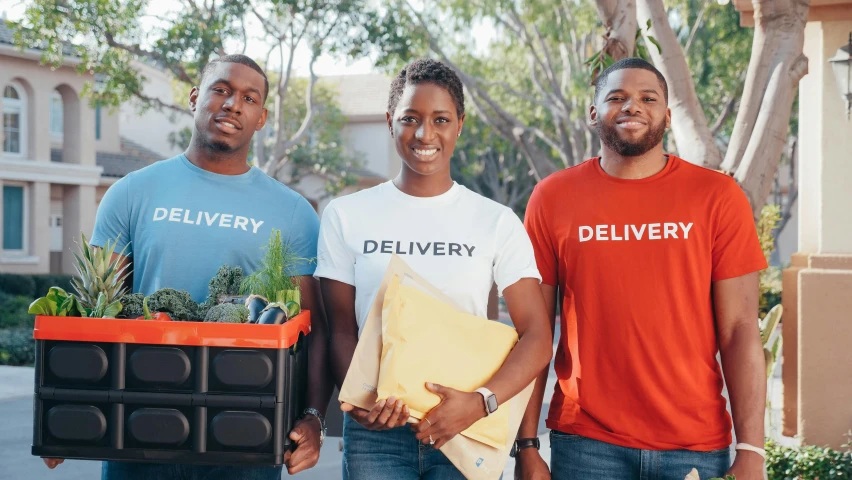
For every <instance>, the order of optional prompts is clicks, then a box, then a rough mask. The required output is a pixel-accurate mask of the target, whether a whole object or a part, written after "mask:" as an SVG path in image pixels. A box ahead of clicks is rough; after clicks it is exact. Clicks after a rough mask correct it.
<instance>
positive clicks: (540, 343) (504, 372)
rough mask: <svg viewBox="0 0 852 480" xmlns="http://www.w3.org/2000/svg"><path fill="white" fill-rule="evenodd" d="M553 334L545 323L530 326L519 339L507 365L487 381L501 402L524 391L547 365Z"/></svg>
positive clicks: (506, 362)
mask: <svg viewBox="0 0 852 480" xmlns="http://www.w3.org/2000/svg"><path fill="white" fill-rule="evenodd" d="M552 338H553V337H552V336H551V335H550V333H549V332H548V330H547V327H546V326H545V327H544V328H535V329H533V328H530V329H528V331H527V332H525V333H524V335H523V336H522V337H521V338H520V340H518V343H517V344H516V345H515V348H514V349H512V352H511V353H509V356H508V357H506V361H505V362H503V366H502V367H500V369H499V370H498V371H497V373H496V374H494V376H493V377H491V380H489V381H488V382H487V383H486V384H485V387H486V388H488V389H489V390H491V391H492V392H493V393H494V395H495V396H496V397H497V402H498V404H503V403H505V402H507V401H508V400H509V399H511V398H512V397H514V396H515V395H517V394H518V393H520V392H521V390H523V389H524V388H526V386H527V385H529V383H530V382H531V381H532V380H533V379H534V378H536V377H537V376H538V375H539V374H540V373H541V372H542V370H544V369H545V368H547V366H548V364H549V363H550V358H551V348H552V346H551V345H552ZM545 378H546V375H545Z"/></svg>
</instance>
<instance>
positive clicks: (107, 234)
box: [89, 176, 133, 257]
mask: <svg viewBox="0 0 852 480" xmlns="http://www.w3.org/2000/svg"><path fill="white" fill-rule="evenodd" d="M129 184H130V176H126V177H124V178H122V179H121V180H119V181H117V182H115V183H114V184H112V186H111V187H109V189H108V190H107V191H106V193H105V194H104V198H103V199H101V203H100V205H99V206H98V211H97V213H96V214H95V229H94V231H93V232H92V238H91V240H89V244H91V245H94V246H96V247H103V246H104V245H106V243H107V242H116V247H115V253H120V252H121V251H122V250H124V253H123V255H124V256H126V257H132V256H133V245H132V238H131V236H130V214H131V205H130V185H129ZM125 247H126V249H125Z"/></svg>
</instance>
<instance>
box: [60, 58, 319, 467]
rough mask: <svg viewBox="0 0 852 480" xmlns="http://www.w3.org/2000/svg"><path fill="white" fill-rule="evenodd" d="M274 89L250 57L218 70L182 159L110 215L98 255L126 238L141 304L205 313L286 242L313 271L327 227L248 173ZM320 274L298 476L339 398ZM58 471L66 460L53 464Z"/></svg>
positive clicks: (302, 282)
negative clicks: (241, 274) (235, 276)
mask: <svg viewBox="0 0 852 480" xmlns="http://www.w3.org/2000/svg"><path fill="white" fill-rule="evenodd" d="M268 91H269V83H268V80H267V78H266V74H264V72H263V70H262V69H261V68H260V67H259V66H258V65H257V64H256V63H255V62H254V61H253V60H251V59H250V58H248V57H246V56H244V55H228V56H224V57H220V58H218V59H216V60H213V61H212V62H210V63H209V64H208V65H207V66H206V67H205V69H204V71H203V72H202V74H201V82H200V85H199V86H198V87H194V88H193V89H192V91H191V93H190V95H189V106H190V109H191V110H192V112H193V116H194V125H193V127H194V128H193V132H192V140H191V141H190V145H189V148H188V149H187V150H186V152H185V153H184V154H182V155H178V156H177V157H174V158H171V159H169V160H164V161H161V162H157V163H155V164H153V165H150V166H148V167H146V168H143V169H141V170H139V171H136V172H133V173H131V174H129V175H127V176H126V177H124V178H123V179H121V180H119V181H118V182H116V183H115V184H114V185H113V186H112V187H110V189H109V190H108V191H107V193H106V195H104V198H103V201H102V202H101V204H100V207H99V208H98V213H97V218H96V220H95V230H94V233H93V235H92V240H91V243H92V244H93V245H98V246H103V245H104V244H105V243H106V242H107V241H108V240H114V239H116V238H118V246H117V248H116V251H120V250H121V249H122V248H124V247H125V246H126V247H127V249H126V250H125V255H126V257H123V261H125V262H128V263H130V264H131V265H132V267H131V268H132V270H133V275H132V276H133V292H138V293H142V294H144V295H150V294H151V293H153V292H154V291H156V290H158V289H160V288H166V287H168V288H175V289H178V290H186V291H188V292H189V293H190V294H191V295H192V298H193V299H194V300H195V301H196V302H202V301H204V299H205V298H206V296H207V285H208V282H209V281H210V279H211V278H212V277H213V276H214V275H215V274H216V270H217V269H218V268H219V267H220V266H222V265H225V264H227V265H231V266H236V265H239V266H241V267H242V268H243V270H244V271H245V272H246V274H249V273H251V272H253V271H254V270H255V269H256V268H257V267H258V265H259V263H260V261H261V260H262V258H263V253H264V252H263V247H264V246H265V245H266V244H267V243H268V242H269V239H270V235H271V233H272V231H273V229H275V230H280V231H281V236H282V240H283V241H284V242H285V243H286V244H288V245H289V247H290V248H291V249H292V250H293V252H294V253H295V255H296V256H297V257H298V258H301V259H314V258H316V254H317V236H318V231H319V218H318V217H317V214H316V212H315V211H314V209H313V208H312V207H311V205H310V204H309V203H308V202H307V200H305V199H304V198H303V197H301V196H300V195H299V194H297V193H296V192H294V191H293V190H290V189H289V188H287V187H286V186H284V185H282V184H281V183H279V182H278V181H276V180H274V179H272V178H270V177H269V176H267V175H266V174H264V173H263V172H262V171H260V170H258V169H257V168H254V167H250V166H249V165H248V163H247V158H248V151H249V146H250V144H251V139H252V136H253V135H254V132H255V131H258V130H260V129H261V128H263V125H264V123H265V122H266V116H267V110H266V108H264V106H263V105H264V102H265V101H266V96H267V93H268ZM315 268H316V264H315V262H308V261H305V262H301V263H300V264H299V265H298V266H297V268H296V271H295V272H294V274H295V275H296V279H297V280H298V282H299V286H300V288H301V292H302V308H304V309H305V310H310V311H311V322H312V331H311V335H310V336H309V342H310V349H309V367H308V368H309V375H310V378H311V381H310V382H309V387H308V392H307V404H308V408H307V409H306V410H305V412H304V413H303V415H302V419H301V420H300V421H299V422H298V423H297V424H296V426H295V427H294V429H293V431H292V432H291V433H290V438H291V439H292V440H293V441H294V442H295V443H296V445H297V448H296V450H295V451H294V452H293V453H292V455H289V456H288V458H287V459H286V465H287V470H288V471H289V473H290V474H295V473H297V472H300V471H302V470H305V469H308V468H311V467H313V466H314V465H316V463H317V460H318V459H319V450H320V446H321V440H322V438H323V436H324V431H323V430H324V419H323V418H322V416H323V415H324V414H325V409H326V406H327V405H328V401H329V398H330V396H331V389H332V385H331V378H330V376H329V375H328V374H327V371H328V370H327V367H326V365H327V364H326V344H327V336H328V335H327V327H326V324H325V318H323V317H322V315H321V313H320V312H321V310H320V309H319V305H320V302H319V300H318V296H319V288H318V286H317V285H316V280H315V279H314V278H313V273H314V269H315ZM45 463H46V464H47V465H48V467H50V468H54V467H56V465H58V464H59V463H62V460H59V459H45ZM280 476H281V468H280V467H214V466H193V465H166V464H149V463H129V462H104V464H103V469H102V478H103V479H105V480H107V479H108V480H112V479H122V480H126V479H154V478H187V479H188V478H192V479H195V478H198V479H201V478H204V479H228V480H231V479H252V480H254V479H278V478H280Z"/></svg>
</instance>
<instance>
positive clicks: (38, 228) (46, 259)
mask: <svg viewBox="0 0 852 480" xmlns="http://www.w3.org/2000/svg"><path fill="white" fill-rule="evenodd" d="M30 205H32V209H31V210H30V214H29V254H30V255H32V256H33V257H38V265H37V266H35V267H32V266H31V270H30V271H31V272H32V273H50V228H48V221H49V219H50V184H49V183H47V182H33V183H31V184H30ZM45 293H47V292H43V293H39V295H44V294H45Z"/></svg>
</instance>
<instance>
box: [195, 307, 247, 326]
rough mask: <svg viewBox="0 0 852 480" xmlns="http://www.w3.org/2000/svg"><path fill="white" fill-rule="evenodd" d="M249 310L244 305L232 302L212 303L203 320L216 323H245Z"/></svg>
mask: <svg viewBox="0 0 852 480" xmlns="http://www.w3.org/2000/svg"><path fill="white" fill-rule="evenodd" d="M248 315H249V311H248V308H246V306H245V305H240V304H234V303H220V304H219V305H214V306H213V307H211V308H210V310H208V311H207V316H205V317H204V321H205V322H218V323H245V322H246V320H247V319H248Z"/></svg>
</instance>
